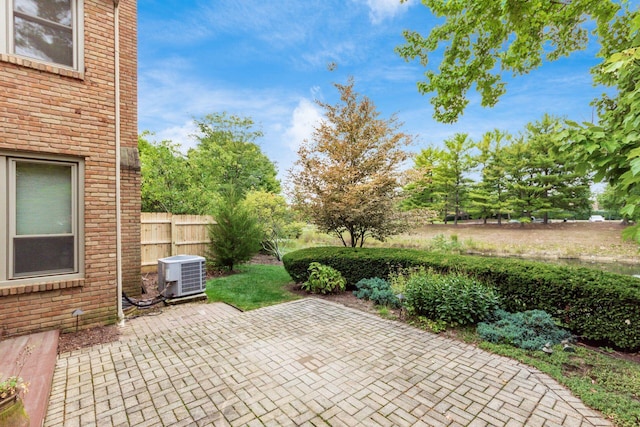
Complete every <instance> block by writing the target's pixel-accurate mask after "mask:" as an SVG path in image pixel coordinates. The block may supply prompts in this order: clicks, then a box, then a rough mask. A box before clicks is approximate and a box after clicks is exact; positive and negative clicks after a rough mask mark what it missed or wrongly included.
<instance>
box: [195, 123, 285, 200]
mask: <svg viewBox="0 0 640 427" xmlns="http://www.w3.org/2000/svg"><path fill="white" fill-rule="evenodd" d="M196 124H197V126H198V133H197V134H196V135H195V137H196V138H197V139H198V145H197V147H196V148H194V149H191V150H189V152H188V153H187V158H188V161H189V166H190V167H191V170H192V173H193V177H192V181H193V185H194V186H195V187H196V188H197V189H198V190H199V191H202V192H203V193H204V194H207V193H219V192H220V190H221V189H222V188H224V187H226V186H228V185H232V186H234V187H235V188H236V190H238V191H239V192H240V193H241V194H245V193H246V192H248V191H250V190H264V191H268V192H272V193H279V192H280V182H279V181H278V180H277V178H276V175H277V171H276V167H275V165H274V164H273V162H271V160H269V158H268V157H267V156H265V155H264V153H262V150H261V149H260V147H259V146H258V144H256V142H255V141H256V140H257V139H258V138H260V137H262V132H260V131H258V130H254V129H253V126H254V123H253V120H252V119H251V118H248V117H244V118H243V117H238V116H234V115H230V114H227V113H216V114H209V115H207V116H205V117H204V118H202V119H198V120H196ZM214 206H215V205H212V204H209V206H208V208H207V209H205V212H207V210H208V211H210V210H211V209H212V208H213V207H214Z"/></svg>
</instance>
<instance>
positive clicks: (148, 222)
mask: <svg viewBox="0 0 640 427" xmlns="http://www.w3.org/2000/svg"><path fill="white" fill-rule="evenodd" d="M212 222H213V218H212V217H210V216H199V215H172V214H170V213H147V212H143V213H142V215H141V233H140V234H141V237H142V241H141V246H142V247H141V251H142V271H143V272H151V271H156V269H157V266H158V259H159V258H165V257H169V256H173V255H200V256H205V253H206V250H207V244H208V243H209V234H208V232H207V225H208V224H211V223H212Z"/></svg>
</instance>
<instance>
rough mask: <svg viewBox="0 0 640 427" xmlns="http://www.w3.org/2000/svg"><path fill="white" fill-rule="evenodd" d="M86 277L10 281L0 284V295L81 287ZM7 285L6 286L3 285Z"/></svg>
mask: <svg viewBox="0 0 640 427" xmlns="http://www.w3.org/2000/svg"><path fill="white" fill-rule="evenodd" d="M84 281H85V279H69V280H60V281H54V282H44V283H28V284H21V285H18V284H16V285H11V284H8V282H4V283H2V284H0V297H6V296H9V295H22V294H30V293H33V292H46V291H53V290H58V289H68V288H79V287H82V286H84ZM3 285H6V286H3Z"/></svg>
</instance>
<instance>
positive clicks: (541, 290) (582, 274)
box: [283, 247, 640, 351]
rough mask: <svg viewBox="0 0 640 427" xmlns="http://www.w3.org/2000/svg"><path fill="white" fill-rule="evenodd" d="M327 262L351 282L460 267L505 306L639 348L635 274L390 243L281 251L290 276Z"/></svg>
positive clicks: (300, 278)
mask: <svg viewBox="0 0 640 427" xmlns="http://www.w3.org/2000/svg"><path fill="white" fill-rule="evenodd" d="M314 261H316V262H319V263H321V264H325V265H330V266H331V267H333V268H335V269H337V270H338V271H340V272H341V273H342V275H343V276H344V277H345V279H346V280H347V286H348V287H350V288H353V287H354V286H355V284H356V283H357V282H358V281H359V280H361V279H368V278H372V277H380V278H387V277H388V276H389V273H391V272H394V271H397V270H398V269H399V268H406V267H417V266H425V267H430V268H432V269H434V270H435V271H438V272H441V273H446V272H449V271H457V272H461V273H464V274H467V275H470V276H473V277H476V278H478V279H479V280H481V281H483V282H485V283H487V284H490V285H492V286H495V288H496V289H497V290H498V292H499V293H500V295H501V296H502V297H503V304H502V305H503V308H505V309H506V310H508V311H511V312H516V311H525V310H534V309H539V310H544V311H546V312H548V313H550V314H551V315H552V316H553V317H554V318H555V319H557V320H559V321H560V322H562V324H563V326H565V327H567V328H569V329H570V330H571V331H572V332H573V333H574V334H576V335H578V336H580V337H582V338H584V339H587V340H592V341H596V342H600V343H603V344H605V345H610V346H613V347H616V348H619V349H622V350H626V351H636V350H640V280H639V279H637V278H635V277H631V276H623V275H620V274H614V273H606V272H601V271H598V270H593V269H589V268H581V267H565V266H557V265H553V264H548V263H541V262H533V261H524V260H516V259H509V258H486V257H479V256H468V255H445V254H438V253H432V252H425V251H417V250H411V249H392V248H344V247H320V248H307V249H302V250H299V251H295V252H291V253H288V254H286V255H285V256H284V258H283V262H284V266H285V268H286V270H287V272H288V273H289V275H291V277H292V278H293V279H294V280H295V281H297V282H299V283H302V282H304V281H306V280H307V277H308V274H309V273H308V271H307V269H308V266H309V264H310V263H311V262H314Z"/></svg>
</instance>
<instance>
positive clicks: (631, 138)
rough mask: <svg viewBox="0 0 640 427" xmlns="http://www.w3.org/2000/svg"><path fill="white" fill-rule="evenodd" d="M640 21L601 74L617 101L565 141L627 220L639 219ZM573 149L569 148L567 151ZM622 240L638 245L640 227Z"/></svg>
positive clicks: (604, 104)
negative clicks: (616, 200) (618, 202)
mask: <svg viewBox="0 0 640 427" xmlns="http://www.w3.org/2000/svg"><path fill="white" fill-rule="evenodd" d="M639 29H640V15H638V13H637V12H636V14H635V15H634V18H633V21H632V22H631V24H630V26H629V29H628V35H627V39H628V40H629V41H628V42H627V43H626V44H627V46H631V47H627V48H626V49H623V50H621V51H619V52H617V53H614V54H612V55H611V56H610V57H609V58H608V60H607V61H606V63H605V64H604V65H603V66H602V67H601V68H600V81H601V82H602V83H605V84H608V85H610V86H615V87H616V88H617V89H618V91H617V94H616V95H615V96H611V97H609V96H607V95H603V96H602V98H601V99H600V100H599V101H598V102H597V106H598V109H599V118H600V120H599V123H598V124H597V125H593V124H590V123H584V124H583V126H580V125H578V124H577V123H572V124H573V125H574V127H575V129H574V130H573V131H571V132H567V139H568V140H570V141H574V142H575V143H579V144H580V146H581V148H582V150H581V151H579V152H578V153H579V155H581V157H580V158H581V159H582V160H583V161H584V165H583V166H584V167H585V168H594V169H595V170H596V175H595V178H594V180H596V181H605V182H607V183H608V184H609V186H610V187H611V191H613V192H615V193H616V197H618V198H620V199H622V200H624V203H623V207H622V209H621V211H620V213H621V214H622V216H623V217H624V218H625V219H627V220H628V219H633V220H636V219H639V218H640V209H639V208H638V206H639V205H640V132H638V129H639V128H640V96H639V95H638V90H637V88H638V84H640V48H639V47H638V46H640V34H639ZM573 146H574V144H572V145H567V147H566V150H571V149H572V148H573ZM625 231H626V232H625V236H626V237H629V238H634V239H635V240H636V241H638V242H640V226H634V227H630V228H629V229H627V230H625Z"/></svg>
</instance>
